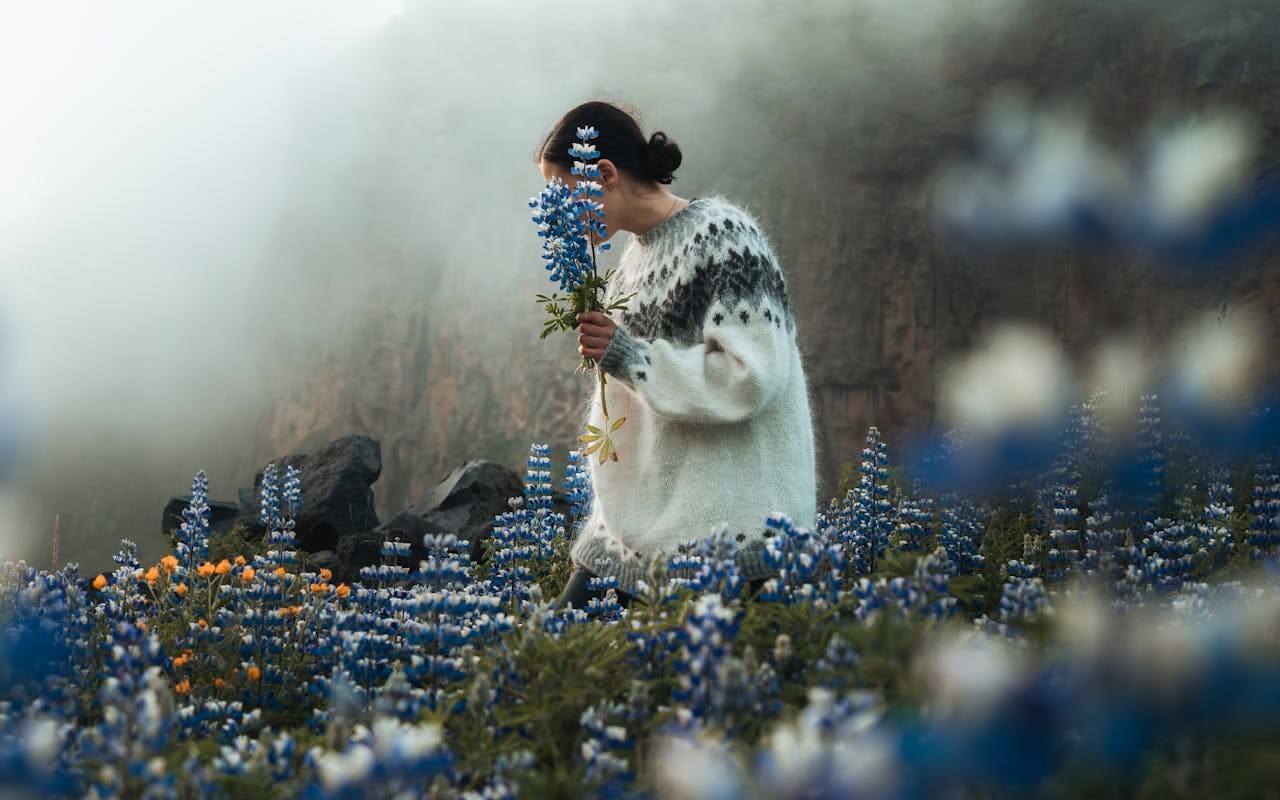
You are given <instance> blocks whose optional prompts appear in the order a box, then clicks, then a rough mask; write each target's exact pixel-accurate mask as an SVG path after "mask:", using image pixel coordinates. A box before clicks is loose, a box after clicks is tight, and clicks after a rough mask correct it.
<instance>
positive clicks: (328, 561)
mask: <svg viewBox="0 0 1280 800" xmlns="http://www.w3.org/2000/svg"><path fill="white" fill-rule="evenodd" d="M356 535H359V534H356ZM310 558H311V569H312V570H314V571H316V572H319V571H320V570H322V569H329V570H332V571H333V572H334V574H337V572H338V554H337V553H335V552H334V551H332V550H320V551H319V552H316V553H312V554H311V556H310Z"/></svg>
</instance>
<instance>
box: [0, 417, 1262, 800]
mask: <svg viewBox="0 0 1280 800" xmlns="http://www.w3.org/2000/svg"><path fill="white" fill-rule="evenodd" d="M1097 402H1099V401H1098V398H1097V396H1096V395H1095V398H1094V399H1093V400H1091V401H1089V402H1084V403H1079V404H1077V405H1074V406H1072V413H1071V415H1070V424H1069V425H1068V426H1067V427H1066V428H1065V429H1064V431H1063V432H1062V437H1063V445H1064V446H1063V447H1062V449H1061V451H1060V454H1059V456H1058V457H1057V458H1056V459H1055V460H1054V462H1053V464H1052V466H1051V467H1050V468H1049V469H1048V470H1046V471H1043V472H1042V473H1040V474H1029V475H1021V476H1018V477H1017V478H1016V479H1014V480H1011V481H1009V482H1008V485H1007V486H1006V487H1004V489H1003V491H1002V492H1001V493H999V494H998V495H994V496H983V497H977V496H963V495H961V494H960V493H958V492H955V491H951V490H934V489H932V488H931V487H930V486H928V485H924V484H922V483H920V482H919V481H913V480H911V479H910V477H909V476H908V475H907V474H906V472H904V471H903V470H902V469H900V468H895V467H891V458H890V449H889V447H888V445H887V444H886V443H885V442H884V441H882V440H881V438H880V436H879V433H878V431H877V430H876V429H875V428H871V429H870V430H869V431H868V433H867V438H866V448H865V449H864V450H863V452H862V455H861V460H860V463H859V464H858V465H857V466H856V468H851V469H849V470H848V471H847V472H846V478H845V480H844V481H843V482H842V486H841V492H840V496H839V497H837V498H834V499H832V500H831V501H830V502H829V504H828V505H827V506H826V507H825V508H823V509H821V511H820V513H819V515H818V519H817V520H816V523H815V525H814V528H813V529H806V528H803V527H797V526H795V525H793V524H792V522H791V521H790V520H788V519H787V518H785V517H783V516H780V515H778V516H774V517H772V518H770V519H769V520H768V525H769V526H770V527H771V529H772V530H773V531H774V535H773V537H772V539H771V545H770V548H769V554H770V558H771V559H772V560H773V563H774V565H775V566H776V568H777V573H778V574H777V577H776V578H775V579H773V580H771V581H769V582H768V583H767V584H765V586H764V587H763V588H762V590H761V591H760V592H759V593H758V594H756V595H755V596H753V597H749V596H746V592H745V583H744V581H742V580H741V578H740V577H739V576H738V575H737V573H736V571H735V568H734V560H733V550H734V547H735V544H736V537H735V536H734V535H733V534H734V532H731V531H728V530H724V529H720V530H716V531H714V532H712V533H711V535H710V536H708V537H707V538H705V539H703V540H701V541H700V542H698V543H697V544H696V545H694V544H693V543H690V544H689V545H688V546H686V547H684V548H682V551H681V552H680V553H679V554H676V555H675V556H673V558H672V559H671V560H670V562H669V563H668V564H667V565H666V566H665V568H664V569H661V570H659V571H657V572H655V573H654V574H653V575H652V576H651V577H652V580H651V581H648V582H646V583H645V584H644V586H643V592H642V594H641V595H640V596H638V597H637V598H636V600H635V601H634V602H633V603H632V604H631V605H630V606H629V607H622V606H621V605H619V603H618V602H617V598H616V595H615V594H613V593H612V592H608V591H606V592H605V593H604V595H603V598H602V599H596V600H592V601H591V603H590V605H589V607H588V608H584V609H561V610H552V609H551V608H550V600H551V599H553V598H554V597H555V596H556V594H557V593H558V592H559V589H560V588H561V586H562V585H563V584H564V581H565V579H566V577H567V573H568V559H567V555H566V553H567V547H568V542H569V540H570V539H571V537H572V536H573V534H574V533H575V530H576V526H577V524H578V523H579V522H580V521H581V520H582V519H584V518H585V516H586V514H587V512H588V510H589V508H590V503H591V500H592V497H591V490H590V486H589V483H588V481H587V474H588V473H587V470H586V469H585V466H584V461H583V460H582V457H581V456H580V454H579V452H578V451H572V452H570V453H569V457H568V464H567V470H566V477H565V490H566V493H567V495H568V496H569V498H570V500H571V502H572V511H571V513H570V514H567V515H566V514H561V513H555V512H552V511H551V494H552V484H551V459H550V448H549V447H548V446H546V445H539V444H535V445H533V446H532V447H531V450H530V455H529V459H528V465H527V470H526V472H525V491H524V494H523V496H521V497H514V498H511V500H510V510H509V511H507V512H505V513H503V514H501V515H499V516H498V517H497V518H496V519H495V520H494V530H493V535H492V537H491V540H490V541H489V542H488V543H487V545H486V550H485V553H486V555H485V558H483V559H482V560H481V563H475V564H473V563H470V559H469V556H468V553H469V551H470V546H469V543H467V542H464V541H460V540H458V539H457V538H456V537H453V536H447V535H446V536H429V537H427V539H426V541H425V542H424V543H423V544H424V545H425V547H426V550H427V553H428V556H427V558H425V559H424V560H421V561H419V563H417V564H410V563H406V562H407V560H408V559H407V558H406V557H407V555H408V553H409V548H410V544H411V543H409V542H397V541H387V542H385V543H384V545H383V550H382V553H383V558H382V563H381V564H380V565H377V566H372V567H367V568H365V569H364V570H363V571H362V572H361V574H360V580H359V581H357V582H353V583H351V584H345V583H335V582H334V580H333V575H332V574H331V573H330V572H329V571H328V570H325V569H315V568H313V567H312V566H311V565H310V563H309V561H308V557H307V554H306V553H303V552H300V551H299V550H298V549H297V548H296V547H295V544H294V533H293V528H294V518H295V516H296V514H297V513H298V509H299V508H300V507H301V504H302V503H304V502H305V498H303V497H301V495H300V491H299V486H300V481H299V475H298V473H297V471H296V470H294V469H292V468H290V469H289V470H288V471H286V473H285V474H284V475H282V476H281V475H277V474H276V472H275V470H274V469H273V468H269V469H268V470H267V471H266V473H265V474H264V478H263V488H262V494H261V497H262V503H261V515H262V520H263V521H264V522H265V523H266V527H267V530H268V531H269V533H268V534H267V536H266V537H265V539H263V540H261V541H256V542H248V541H245V540H244V539H243V538H242V537H240V536H239V535H237V534H236V533H235V532H233V533H232V534H231V535H228V536H225V537H220V538H214V539H211V538H210V536H209V526H208V522H207V513H208V507H207V505H206V501H207V496H208V495H207V492H208V486H207V482H206V480H205V477H204V474H203V473H201V474H199V475H197V476H196V478H195V481H194V483H193V486H192V502H191V505H190V507H189V508H188V510H187V512H186V515H185V516H186V522H185V524H184V525H183V526H182V527H181V529H180V530H179V531H178V532H177V535H176V539H175V541H174V542H173V546H172V548H171V552H170V554H169V555H166V556H165V557H164V558H162V559H161V560H160V562H159V563H157V564H143V563H140V562H139V559H138V556H137V548H136V546H135V545H134V544H132V543H131V542H129V541H125V542H123V543H122V546H121V548H120V551H119V552H118V553H117V555H116V556H115V562H116V565H117V566H116V568H115V570H114V571H113V572H110V573H108V574H101V575H93V576H90V575H83V576H82V575H81V574H80V573H79V569H78V566H77V565H75V564H68V565H66V566H65V567H63V568H61V569H59V570H57V571H55V572H48V571H41V570H36V569H33V568H31V567H29V566H27V565H25V564H22V563H17V564H14V563H6V564H5V565H4V566H3V568H2V569H0V793H3V794H4V795H5V796H6V797H8V796H13V797H48V796H76V797H84V796H88V797H148V798H160V797H178V796H226V797H231V796H234V797H237V798H245V797H267V796H293V795H301V796H305V797H312V798H323V797H419V796H429V797H441V798H500V797H515V796H520V797H539V798H541V797H664V798H707V799H708V800H709V799H710V798H748V797H783V798H801V797H805V798H815V797H823V798H825V797H870V798H900V797H901V798H909V797H938V796H975V797H983V796H1009V795H1011V794H1013V795H1021V794H1027V793H1039V794H1045V795H1054V796H1060V795H1068V796H1089V797H1099V796H1101V797H1112V796H1116V797H1118V796H1131V795H1135V794H1138V795H1150V796H1156V795H1159V796H1170V795H1173V796H1205V795H1213V796H1232V795H1235V796H1264V795H1265V794H1266V793H1267V792H1274V788H1273V787H1274V786H1275V785H1276V783H1275V778H1276V777H1277V776H1276V774H1275V773H1276V771H1277V767H1276V766H1275V765H1276V764H1277V763H1278V762H1280V760H1277V759H1276V758H1275V755H1276V753H1277V745H1278V744H1280V743H1278V742H1277V740H1276V736H1275V734H1274V731H1275V729H1276V726H1275V724H1274V723H1275V721H1276V720H1277V719H1280V658H1277V656H1280V652H1278V647H1277V646H1278V644H1280V642H1278V641H1277V623H1280V592H1277V572H1278V571H1277V560H1276V547H1277V544H1280V463H1278V462H1277V461H1276V460H1275V458H1274V456H1273V455H1269V454H1262V455H1257V456H1255V457H1252V458H1251V459H1249V460H1248V461H1247V462H1244V463H1236V464H1207V463H1202V462H1201V461H1200V460H1199V459H1198V458H1197V454H1196V453H1195V452H1193V449H1192V448H1189V447H1187V446H1186V440H1185V439H1184V438H1182V437H1180V436H1179V434H1178V431H1177V430H1176V429H1174V430H1166V428H1168V427H1169V426H1167V425H1165V424H1164V423H1163V422H1162V420H1161V416H1160V404H1159V398H1158V397H1154V396H1148V397H1146V398H1144V401H1143V404H1142V413H1141V425H1140V427H1139V429H1138V443H1139V446H1140V448H1141V449H1142V458H1141V459H1140V461H1139V463H1140V464H1141V465H1142V468H1143V470H1145V471H1144V472H1143V473H1142V475H1141V476H1140V478H1141V479H1140V480H1138V481H1136V482H1124V483H1123V484H1122V483H1118V482H1116V481H1114V480H1113V479H1112V477H1111V476H1109V475H1108V474H1107V472H1106V470H1105V469H1104V468H1103V467H1102V466H1101V465H1102V464H1103V460H1102V459H1101V458H1100V457H1099V451H1100V448H1101V447H1102V444H1100V442H1101V441H1102V439H1103V438H1104V437H1103V436H1102V435H1101V433H1100V431H1099V427H1098V414H1097ZM1130 483H1133V485H1136V486H1137V487H1138V488H1137V490H1126V489H1125V488H1124V487H1125V486H1128V485H1129V484H1130ZM610 585H611V579H610V578H608V577H605V578H602V579H599V580H598V581H597V588H599V589H602V590H607V589H609V588H610Z"/></svg>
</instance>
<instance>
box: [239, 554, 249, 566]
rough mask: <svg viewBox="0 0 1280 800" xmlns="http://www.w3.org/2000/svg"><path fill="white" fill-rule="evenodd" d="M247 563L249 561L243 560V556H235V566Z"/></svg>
mask: <svg viewBox="0 0 1280 800" xmlns="http://www.w3.org/2000/svg"><path fill="white" fill-rule="evenodd" d="M247 563H249V562H247V561H245V560H244V556H236V566H237V567H243V566H244V565H245V564H247Z"/></svg>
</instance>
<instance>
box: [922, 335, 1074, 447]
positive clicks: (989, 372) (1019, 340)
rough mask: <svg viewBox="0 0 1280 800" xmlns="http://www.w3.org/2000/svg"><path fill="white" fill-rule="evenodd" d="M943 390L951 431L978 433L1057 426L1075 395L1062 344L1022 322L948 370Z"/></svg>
mask: <svg viewBox="0 0 1280 800" xmlns="http://www.w3.org/2000/svg"><path fill="white" fill-rule="evenodd" d="M939 386H940V390H941V398H940V399H941V406H942V408H941V411H942V413H943V415H944V416H945V417H946V421H947V424H948V426H949V427H961V426H964V427H967V428H969V429H970V430H973V431H974V432H975V433H978V434H995V433H999V432H1001V431H1004V430H1007V429H1008V428H1011V427H1026V426H1036V427H1041V426H1047V425H1052V424H1055V423H1056V422H1057V421H1058V420H1059V419H1060V417H1061V415H1062V414H1063V413H1064V411H1065V409H1066V406H1067V404H1068V403H1069V402H1070V398H1071V395H1072V388H1071V372H1070V367H1069V366H1068V364H1067V360H1066V356H1065V354H1064V353H1063V351H1062V347H1061V345H1059V344H1058V342H1057V340H1056V339H1055V338H1054V337H1053V336H1052V335H1051V334H1049V332H1047V331H1046V330H1044V329H1042V328H1038V327H1032V326H1030V325H1025V324H1022V323H1004V324H1002V325H1000V326H998V327H996V328H994V329H993V330H992V331H991V332H990V334H989V335H988V337H987V342H986V344H985V346H984V347H982V348H981V349H979V350H977V351H975V352H972V353H969V354H968V355H966V356H964V357H963V358H961V359H959V360H957V361H955V362H953V363H952V364H950V365H949V366H948V367H947V368H946V369H945V370H944V373H943V376H942V379H941V380H940V382H939Z"/></svg>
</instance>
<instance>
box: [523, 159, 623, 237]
mask: <svg viewBox="0 0 1280 800" xmlns="http://www.w3.org/2000/svg"><path fill="white" fill-rule="evenodd" d="M596 163H597V164H602V165H607V167H606V166H601V168H600V177H599V178H592V179H591V180H594V181H595V182H596V183H598V184H600V186H601V188H602V189H604V191H605V195H604V197H592V198H591V199H592V200H595V201H596V202H597V203H600V204H601V205H603V206H604V208H603V210H602V212H601V213H602V214H603V216H604V218H603V220H602V221H603V222H604V227H605V232H606V235H605V236H604V237H600V236H597V235H596V234H595V233H591V243H592V244H597V245H598V244H600V243H601V242H607V241H609V240H610V239H612V238H613V234H614V233H615V232H617V230H618V228H617V227H615V226H614V225H612V224H610V222H609V197H610V194H611V193H610V192H609V190H608V189H607V188H605V186H604V183H605V175H606V174H609V172H611V171H612V169H613V164H612V163H610V162H608V161H605V160H600V161H598V162H596ZM538 171H539V172H541V173H542V180H543V182H544V183H545V182H549V181H550V180H551V179H552V178H556V177H558V178H559V179H560V180H562V181H564V184H565V185H566V186H568V187H569V188H570V189H573V188H574V187H575V186H576V185H577V183H578V181H580V180H586V178H584V177H583V176H581V175H574V174H573V173H571V172H570V171H569V168H568V167H562V166H560V165H559V164H552V163H550V162H549V161H546V160H543V161H539V162H538ZM585 216H586V215H585V212H584V214H583V217H584V220H583V221H584V222H585V221H586V220H585Z"/></svg>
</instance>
